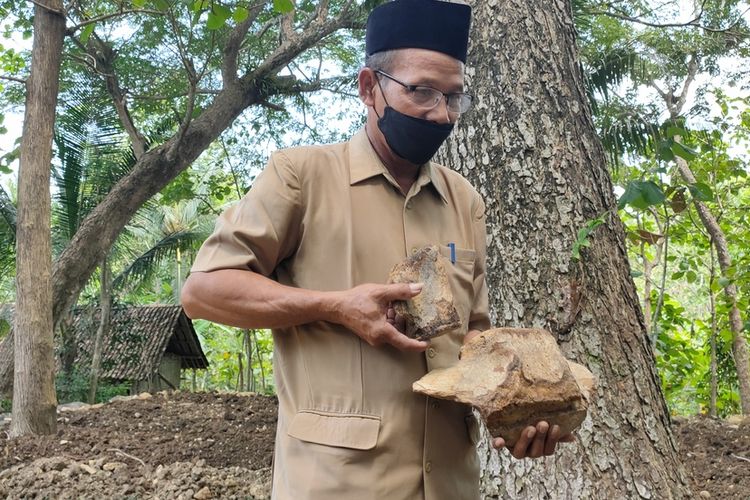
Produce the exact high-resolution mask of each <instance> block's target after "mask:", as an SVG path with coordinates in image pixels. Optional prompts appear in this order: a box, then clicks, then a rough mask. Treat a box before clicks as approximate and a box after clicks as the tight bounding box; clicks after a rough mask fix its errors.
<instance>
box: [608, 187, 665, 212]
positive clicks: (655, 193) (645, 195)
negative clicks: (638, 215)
mask: <svg viewBox="0 0 750 500" xmlns="http://www.w3.org/2000/svg"><path fill="white" fill-rule="evenodd" d="M665 199H666V196H665V195H664V192H663V191H662V190H661V188H660V187H659V186H658V185H657V184H656V183H655V182H654V181H630V182H628V185H627V187H626V188H625V192H624V193H623V195H622V196H621V197H620V200H619V201H618V202H617V208H618V209H620V210H622V209H623V208H625V206H626V205H630V206H631V207H634V208H637V209H639V210H645V209H647V208H648V207H650V206H653V205H660V204H662V203H664V200H665Z"/></svg>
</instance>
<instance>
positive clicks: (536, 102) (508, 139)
mask: <svg viewBox="0 0 750 500" xmlns="http://www.w3.org/2000/svg"><path fill="white" fill-rule="evenodd" d="M474 7H475V10H474V20H473V28H472V29H473V31H472V43H471V47H470V53H469V66H468V67H467V70H466V76H467V84H468V87H469V90H470V92H472V93H473V94H474V95H475V106H474V109H473V110H472V112H470V113H469V114H468V115H467V116H466V117H465V118H462V119H461V120H460V121H459V122H458V125H457V126H456V130H455V132H454V135H453V137H452V139H451V140H450V141H449V142H448V144H446V147H445V148H444V149H443V152H442V160H444V161H446V162H447V163H448V164H449V165H452V166H454V167H455V168H456V169H457V170H459V171H461V172H462V173H463V174H464V175H465V176H466V177H467V178H469V179H470V180H471V181H472V183H473V185H474V186H476V187H477V188H478V189H479V191H480V193H481V194H482V195H483V197H484V199H485V201H486V203H487V218H488V233H489V234H488V262H487V266H488V275H487V279H488V285H489V289H490V302H491V305H492V311H493V313H492V316H493V323H494V324H495V325H496V326H524V327H542V328H547V329H549V330H550V331H552V332H553V333H554V334H555V335H556V336H557V338H558V341H559V343H560V345H561V348H562V349H563V352H564V353H565V354H566V356H567V357H569V358H571V359H574V360H576V361H578V362H580V363H582V364H584V365H586V366H587V367H588V368H589V369H590V370H591V371H592V372H593V373H594V374H595V375H596V377H597V379H598V390H597V393H596V399H595V400H594V401H593V403H592V405H591V407H590V409H589V417H588V418H587V419H586V421H585V422H584V424H583V425H582V427H581V429H580V430H579V431H578V432H577V436H578V439H577V443H576V444H573V445H560V448H559V449H558V452H557V453H556V455H555V456H554V457H551V458H547V459H544V460H535V461H531V460H524V461H516V460H514V459H512V458H511V457H510V455H509V454H508V453H507V452H505V451H503V452H502V453H499V454H498V453H497V452H495V451H491V450H488V448H487V440H483V441H482V446H483V448H480V461H481V463H482V466H483V468H482V478H481V480H482V486H481V487H482V492H483V498H687V497H690V496H691V493H690V490H689V487H688V482H687V478H686V475H685V473H684V470H683V468H682V465H681V463H680V461H679V458H678V456H677V453H676V444H675V440H674V438H673V436H672V433H671V430H670V420H669V414H668V411H667V408H666V405H665V402H664V397H663V394H662V392H661V389H660V385H659V379H658V377H657V374H656V371H655V367H654V364H653V355H652V350H651V346H650V343H649V340H648V332H647V331H646V328H645V323H644V318H643V316H642V313H641V309H640V307H639V298H638V295H637V292H636V290H635V286H634V284H633V280H632V278H631V276H630V267H629V263H628V258H627V250H626V246H625V233H624V229H623V226H622V223H621V222H620V220H619V219H618V217H617V216H616V201H615V198H614V194H613V187H612V183H611V180H610V177H609V173H608V171H607V165H606V161H605V155H604V153H603V149H602V146H601V144H600V141H599V139H598V138H597V136H596V132H595V129H594V126H593V123H592V120H591V115H590V110H589V106H588V102H587V97H586V93H585V90H584V86H583V82H582V75H581V71H580V63H579V59H578V53H577V47H576V43H575V31H574V27H573V20H572V13H571V6H570V2H569V1H564V0H557V1H552V2H532V1H530V0H496V1H490V2H476V3H475V5H474ZM607 212H609V215H608V216H607V223H606V224H604V225H602V226H600V227H599V228H598V229H597V230H596V231H595V232H594V234H593V235H592V237H591V240H592V241H591V247H589V248H585V249H583V251H582V257H581V260H580V261H575V260H573V258H572V254H571V249H572V246H573V243H574V241H575V240H576V234H577V232H578V230H579V229H581V228H582V227H584V226H585V224H586V222H587V221H590V220H592V219H595V218H596V217H598V216H600V215H601V214H604V213H607Z"/></svg>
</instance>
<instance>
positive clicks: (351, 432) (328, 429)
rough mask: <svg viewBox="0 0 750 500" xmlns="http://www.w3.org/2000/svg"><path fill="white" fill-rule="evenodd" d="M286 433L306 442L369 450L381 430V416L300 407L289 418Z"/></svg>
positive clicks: (374, 443)
mask: <svg viewBox="0 0 750 500" xmlns="http://www.w3.org/2000/svg"><path fill="white" fill-rule="evenodd" d="M287 433H288V434H289V436H291V437H293V438H296V439H299V440H300V441H305V442H308V443H315V444H322V445H325V446H334V447H338V448H350V449H354V450H371V449H373V448H375V445H376V444H377V442H378V434H379V433H380V417H378V416H375V415H363V414H356V413H331V412H322V411H317V410H301V411H299V412H297V414H296V415H295V416H294V418H293V419H292V422H291V424H290V425H289V430H288V431H287Z"/></svg>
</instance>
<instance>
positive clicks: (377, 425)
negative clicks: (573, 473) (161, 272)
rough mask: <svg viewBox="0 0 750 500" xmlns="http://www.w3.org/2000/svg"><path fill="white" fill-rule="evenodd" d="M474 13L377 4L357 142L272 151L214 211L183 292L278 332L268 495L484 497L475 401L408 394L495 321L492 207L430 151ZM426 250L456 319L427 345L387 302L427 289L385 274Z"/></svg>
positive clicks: (533, 447) (444, 128)
mask: <svg viewBox="0 0 750 500" xmlns="http://www.w3.org/2000/svg"><path fill="white" fill-rule="evenodd" d="M470 15H471V11H470V8H469V7H468V6H465V5H459V4H452V3H445V2H439V1H435V0H396V1H394V2H391V3H387V4H384V5H382V6H380V7H378V8H376V9H375V10H374V11H373V12H372V14H371V16H370V18H369V20H368V26H367V41H366V45H367V60H366V67H364V68H362V70H360V72H359V96H360V98H361V100H362V102H363V103H364V104H365V105H366V106H367V121H366V125H365V127H364V130H362V131H360V132H359V133H358V134H356V135H355V136H354V137H353V138H352V139H351V140H350V141H348V142H346V143H342V144H334V145H329V146H317V147H301V148H293V149H290V150H284V151H278V152H275V153H274V154H272V155H271V159H270V160H269V164H268V166H267V168H266V169H265V171H264V172H263V173H262V174H261V175H260V176H259V177H258V178H257V180H256V181H255V183H254V184H253V187H252V189H251V190H250V191H249V193H248V194H247V195H246V196H245V197H244V198H243V199H242V201H241V202H240V203H239V204H238V205H236V206H234V207H232V208H230V209H229V210H228V211H227V212H226V213H225V214H223V215H222V216H221V217H220V219H219V220H218V221H217V225H216V230H215V232H214V234H213V235H212V236H211V237H210V238H209V239H208V240H207V241H206V243H205V244H204V246H203V247H202V248H201V251H200V253H199V254H198V257H197V259H196V262H195V264H194V266H193V269H192V274H191V276H190V278H189V279H188V281H187V283H186V284H185V287H184V289H183V294H182V300H183V305H184V307H185V310H186V311H187V313H188V315H189V316H191V317H193V318H196V317H200V318H206V319H209V320H212V321H217V322H221V323H225V324H230V325H235V326H238V327H243V328H261V327H264V328H272V329H273V335H274V375H275V377H276V381H277V385H276V387H277V392H278V397H279V420H278V429H277V437H276V448H275V455H274V460H275V463H274V479H273V495H274V498H279V499H295V500H299V499H308V498H310V499H313V498H314V499H335V498H341V499H357V500H363V499H388V500H392V499H418V498H426V499H451V500H453V499H476V498H478V497H479V491H478V483H479V481H478V461H477V456H476V450H475V444H476V440H477V422H476V420H475V419H474V416H473V415H472V413H471V409H470V408H469V407H467V406H465V405H461V404H457V403H453V402H448V401H441V400H434V399H430V398H426V397H424V396H421V395H417V394H415V393H413V392H412V390H411V385H412V383H413V382H414V381H416V380H417V379H419V378H420V377H421V376H422V375H424V374H425V373H426V372H427V371H428V370H431V369H435V368H441V367H446V366H449V365H451V364H453V363H455V362H456V361H457V359H458V352H459V349H460V347H461V345H462V343H463V342H464V341H465V339H466V338H470V337H471V336H473V335H476V334H478V333H479V332H480V331H482V330H485V329H488V328H489V327H490V322H489V316H488V306H487V286H486V282H485V252H486V249H485V245H486V243H485V239H486V230H485V220H484V203H483V202H482V199H481V198H480V196H479V195H478V193H477V192H476V191H475V190H474V188H472V187H471V185H470V184H469V183H468V182H467V181H466V180H464V179H463V178H462V177H461V176H460V175H459V174H457V173H455V172H453V171H451V170H449V169H447V168H445V167H442V166H439V165H436V164H434V163H431V162H430V161H429V160H430V158H431V157H432V156H433V155H434V154H435V152H436V151H437V149H438V147H439V146H440V144H442V142H443V141H444V140H445V139H446V138H447V136H448V135H449V133H450V131H451V129H452V127H453V124H454V123H455V122H456V120H457V119H458V117H459V115H460V114H461V113H463V112H465V111H466V110H467V109H468V108H469V105H470V104H471V97H470V96H468V95H467V94H465V93H464V81H463V64H464V62H465V59H466V47H467V42H468V30H469V22H470ZM431 244H438V245H441V251H442V252H444V253H445V255H446V256H452V257H453V258H452V259H451V260H452V261H453V263H452V264H451V265H450V266H449V270H448V272H449V281H450V285H451V288H452V291H453V294H454V299H455V305H456V308H457V310H458V312H459V316H460V318H461V321H462V327H461V328H459V329H457V330H456V331H453V332H450V333H449V334H447V335H444V336H442V337H440V338H437V339H434V340H433V341H432V342H430V343H427V342H420V341H417V340H414V339H410V338H408V337H406V336H405V335H403V334H402V333H401V332H400V331H399V326H400V321H399V319H400V318H397V317H396V316H395V314H394V312H393V309H392V308H391V303H392V302H393V301H396V300H405V299H409V298H411V297H414V296H415V295H417V294H419V292H420V290H421V285H414V284H412V285H408V284H392V285H385V284H383V283H385V282H386V281H387V277H388V273H389V270H390V269H391V268H392V266H393V265H394V264H396V263H397V262H399V261H401V260H403V259H404V258H405V257H406V256H407V255H408V254H409V253H410V252H412V251H415V250H416V249H418V248H420V247H422V246H425V245H431ZM449 244H451V246H450V248H449V246H448V245H449ZM548 427H549V426H548V425H547V424H546V423H544V422H541V423H539V424H538V425H537V426H536V427H529V428H528V429H527V431H526V432H525V433H524V435H523V437H522V439H520V440H519V442H518V443H517V444H516V446H515V447H514V449H513V450H512V453H513V454H514V456H516V457H517V458H522V457H525V456H530V457H538V456H541V455H543V454H551V453H553V452H554V449H555V446H556V444H557V441H558V439H559V438H560V436H559V429H557V428H554V429H552V431H551V432H549V433H548V432H547V431H548ZM493 444H494V445H495V446H496V447H501V446H503V445H504V442H503V440H502V439H497V440H495V442H494V443H493Z"/></svg>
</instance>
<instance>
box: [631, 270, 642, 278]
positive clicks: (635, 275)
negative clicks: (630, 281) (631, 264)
mask: <svg viewBox="0 0 750 500" xmlns="http://www.w3.org/2000/svg"><path fill="white" fill-rule="evenodd" d="M641 276H643V271H636V270H631V271H630V277H631V278H640V277H641Z"/></svg>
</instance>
